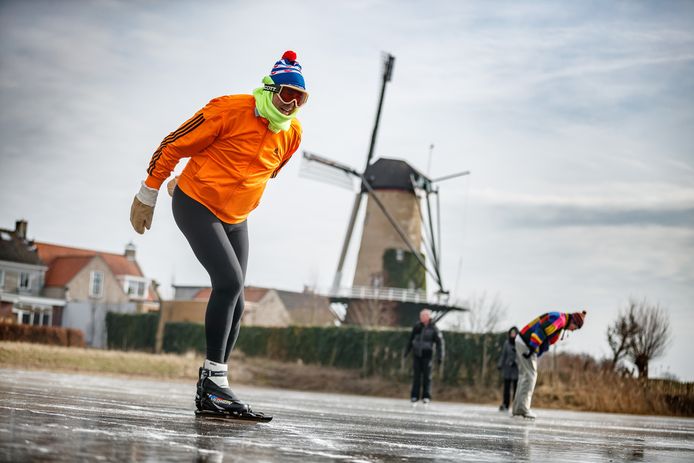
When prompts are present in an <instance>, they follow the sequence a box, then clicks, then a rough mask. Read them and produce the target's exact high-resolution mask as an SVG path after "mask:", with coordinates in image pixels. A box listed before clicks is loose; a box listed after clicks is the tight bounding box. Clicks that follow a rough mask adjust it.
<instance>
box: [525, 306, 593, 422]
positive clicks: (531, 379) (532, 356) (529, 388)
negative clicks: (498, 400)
mask: <svg viewBox="0 0 694 463" xmlns="http://www.w3.org/2000/svg"><path fill="white" fill-rule="evenodd" d="M585 317H586V311H585V310H584V311H583V312H574V313H563V312H549V313H546V314H543V315H540V316H539V317H537V318H536V319H535V320H533V321H531V322H530V323H528V324H527V325H526V326H525V327H524V328H523V329H522V330H521V331H520V333H519V335H518V336H516V363H518V372H519V378H518V389H517V390H516V398H515V400H514V401H513V412H512V413H513V416H523V417H525V418H535V414H534V413H533V412H531V411H530V402H531V401H532V397H533V391H534V390H535V383H536V382H537V359H538V358H539V357H541V356H542V354H544V353H545V352H547V350H548V349H549V346H551V345H552V344H554V343H555V342H557V341H558V340H559V338H560V336H559V335H560V334H561V333H563V332H564V330H569V331H573V330H577V329H579V328H581V327H582V326H583V320H584V319H585Z"/></svg>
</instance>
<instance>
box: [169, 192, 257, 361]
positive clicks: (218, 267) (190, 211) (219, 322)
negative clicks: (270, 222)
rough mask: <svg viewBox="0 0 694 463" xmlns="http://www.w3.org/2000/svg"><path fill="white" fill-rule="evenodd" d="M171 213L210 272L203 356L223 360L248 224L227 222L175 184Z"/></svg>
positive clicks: (233, 325) (239, 298) (238, 298)
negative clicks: (205, 347)
mask: <svg viewBox="0 0 694 463" xmlns="http://www.w3.org/2000/svg"><path fill="white" fill-rule="evenodd" d="M172 207H173V216H174V220H175V221H176V225H178V228H180V229H181V231H182V232H183V235H184V236H185V237H186V239H187V240H188V243H189V244H190V247H191V248H192V249H193V253H194V254H195V257H197V258H198V260H199V261H200V263H201V264H202V266H203V267H205V270H207V273H208V274H209V275H210V282H211V284H212V293H211V294H210V300H209V302H208V303H207V311H206V312H205V338H206V340H207V359H208V360H211V361H213V362H217V363H227V361H228V360H229V354H230V353H231V350H232V349H233V348H234V345H235V344H236V339H237V338H238V336H239V329H240V327H241V315H243V305H244V301H243V282H244V279H245V278H246V267H247V265H248V227H247V225H246V222H245V221H243V222H241V223H237V224H228V223H224V222H222V221H221V220H219V219H218V218H217V217H216V216H215V215H214V214H212V212H210V211H209V210H208V209H207V208H206V207H205V206H203V205H202V204H200V203H199V202H197V201H195V200H194V199H193V198H191V197H190V196H188V195H186V194H185V193H184V192H183V191H182V190H181V189H180V188H178V187H176V190H175V191H174V195H173V200H172Z"/></svg>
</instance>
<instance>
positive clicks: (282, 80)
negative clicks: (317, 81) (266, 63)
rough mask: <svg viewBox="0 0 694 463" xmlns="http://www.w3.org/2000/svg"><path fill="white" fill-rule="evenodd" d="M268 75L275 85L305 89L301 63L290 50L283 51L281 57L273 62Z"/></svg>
mask: <svg viewBox="0 0 694 463" xmlns="http://www.w3.org/2000/svg"><path fill="white" fill-rule="evenodd" d="M270 77H271V78H272V81H273V82H274V83H276V84H277V85H291V86H293V87H299V88H302V89H304V90H306V83H305V82H304V76H303V75H302V74H301V65H300V64H299V63H298V62H297V61H296V53H294V52H293V51H291V50H287V51H285V52H284V54H283V55H282V59H281V60H279V61H277V62H276V63H275V65H274V66H273V67H272V71H270Z"/></svg>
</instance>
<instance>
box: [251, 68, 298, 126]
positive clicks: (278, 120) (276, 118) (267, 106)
mask: <svg viewBox="0 0 694 463" xmlns="http://www.w3.org/2000/svg"><path fill="white" fill-rule="evenodd" d="M274 83H275V82H274V81H273V80H272V78H271V77H270V76H265V77H263V84H274ZM273 95H274V93H272V92H268V91H265V90H263V87H258V88H256V89H255V90H253V96H254V97H255V108H256V109H257V110H258V114H260V115H261V116H262V117H264V118H265V119H267V120H268V122H269V124H268V128H269V129H270V130H271V131H272V132H273V133H278V132H279V131H287V130H289V127H290V126H291V125H292V119H294V118H295V117H296V114H297V113H298V112H299V110H298V109H297V110H296V111H294V112H293V113H292V114H290V115H289V116H287V115H285V114H283V113H281V112H280V110H279V109H277V108H276V107H275V105H274V104H272V96H273Z"/></svg>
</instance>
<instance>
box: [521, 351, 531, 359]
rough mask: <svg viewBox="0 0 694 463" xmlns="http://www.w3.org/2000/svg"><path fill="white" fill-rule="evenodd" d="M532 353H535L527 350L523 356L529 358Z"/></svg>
mask: <svg viewBox="0 0 694 463" xmlns="http://www.w3.org/2000/svg"><path fill="white" fill-rule="evenodd" d="M531 355H533V354H532V352H526V353H525V354H523V357H525V358H527V359H529V358H530V356H531Z"/></svg>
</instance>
